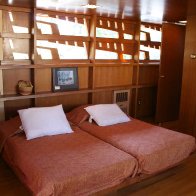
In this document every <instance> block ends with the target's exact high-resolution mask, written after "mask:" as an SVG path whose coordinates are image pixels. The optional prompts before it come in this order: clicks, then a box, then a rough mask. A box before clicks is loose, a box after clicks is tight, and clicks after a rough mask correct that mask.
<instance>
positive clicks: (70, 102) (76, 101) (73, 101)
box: [35, 94, 88, 112]
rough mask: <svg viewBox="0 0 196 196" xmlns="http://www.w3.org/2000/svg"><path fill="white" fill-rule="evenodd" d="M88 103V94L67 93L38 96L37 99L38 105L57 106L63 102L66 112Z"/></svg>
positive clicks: (36, 103)
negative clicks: (54, 95) (55, 95)
mask: <svg viewBox="0 0 196 196" xmlns="http://www.w3.org/2000/svg"><path fill="white" fill-rule="evenodd" d="M87 103H88V94H77V95H74V96H73V95H66V96H58V97H49V98H38V99H36V100H35V106H36V107H46V106H55V105H59V104H62V105H63V108H64V110H65V112H68V111H70V110H71V109H73V108H74V107H77V106H79V105H83V104H87Z"/></svg>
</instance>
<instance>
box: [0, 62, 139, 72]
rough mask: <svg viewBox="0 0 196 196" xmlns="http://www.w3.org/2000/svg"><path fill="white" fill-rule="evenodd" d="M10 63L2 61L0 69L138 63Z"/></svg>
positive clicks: (108, 65) (106, 65) (135, 64)
mask: <svg viewBox="0 0 196 196" xmlns="http://www.w3.org/2000/svg"><path fill="white" fill-rule="evenodd" d="M8 63H10V64H5V62H2V65H0V70H2V69H38V68H39V69H41V68H43V69H44V68H57V67H117V66H137V65H138V63H133V62H125V63H123V62H115V63H107V62H106V63H103V62H102V63H89V62H88V63H66V62H63V63H62V64H53V63H52V64H36V65H34V64H30V63H29V61H27V64H26V63H24V61H21V64H19V63H20V62H17V64H11V61H10V62H8Z"/></svg>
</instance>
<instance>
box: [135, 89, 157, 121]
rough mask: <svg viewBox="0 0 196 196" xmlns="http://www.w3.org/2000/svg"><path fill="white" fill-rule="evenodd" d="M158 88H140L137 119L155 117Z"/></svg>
mask: <svg viewBox="0 0 196 196" xmlns="http://www.w3.org/2000/svg"><path fill="white" fill-rule="evenodd" d="M156 91H157V89H156V88H140V89H139V90H138V100H137V111H136V112H137V117H138V118H140V117H147V116H154V115H155V109H156Z"/></svg>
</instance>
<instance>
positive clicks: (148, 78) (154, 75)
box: [139, 66, 159, 85]
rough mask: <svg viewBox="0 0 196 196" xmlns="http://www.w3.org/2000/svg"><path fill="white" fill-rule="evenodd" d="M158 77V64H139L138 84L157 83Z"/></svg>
mask: <svg viewBox="0 0 196 196" xmlns="http://www.w3.org/2000/svg"><path fill="white" fill-rule="evenodd" d="M158 77H159V67H158V66H146V67H145V66H140V68H139V84H148V85H157V83H158Z"/></svg>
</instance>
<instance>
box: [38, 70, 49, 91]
mask: <svg viewBox="0 0 196 196" xmlns="http://www.w3.org/2000/svg"><path fill="white" fill-rule="evenodd" d="M34 84H35V93H40V92H50V91H52V73H51V69H50V68H45V69H35V70H34Z"/></svg>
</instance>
